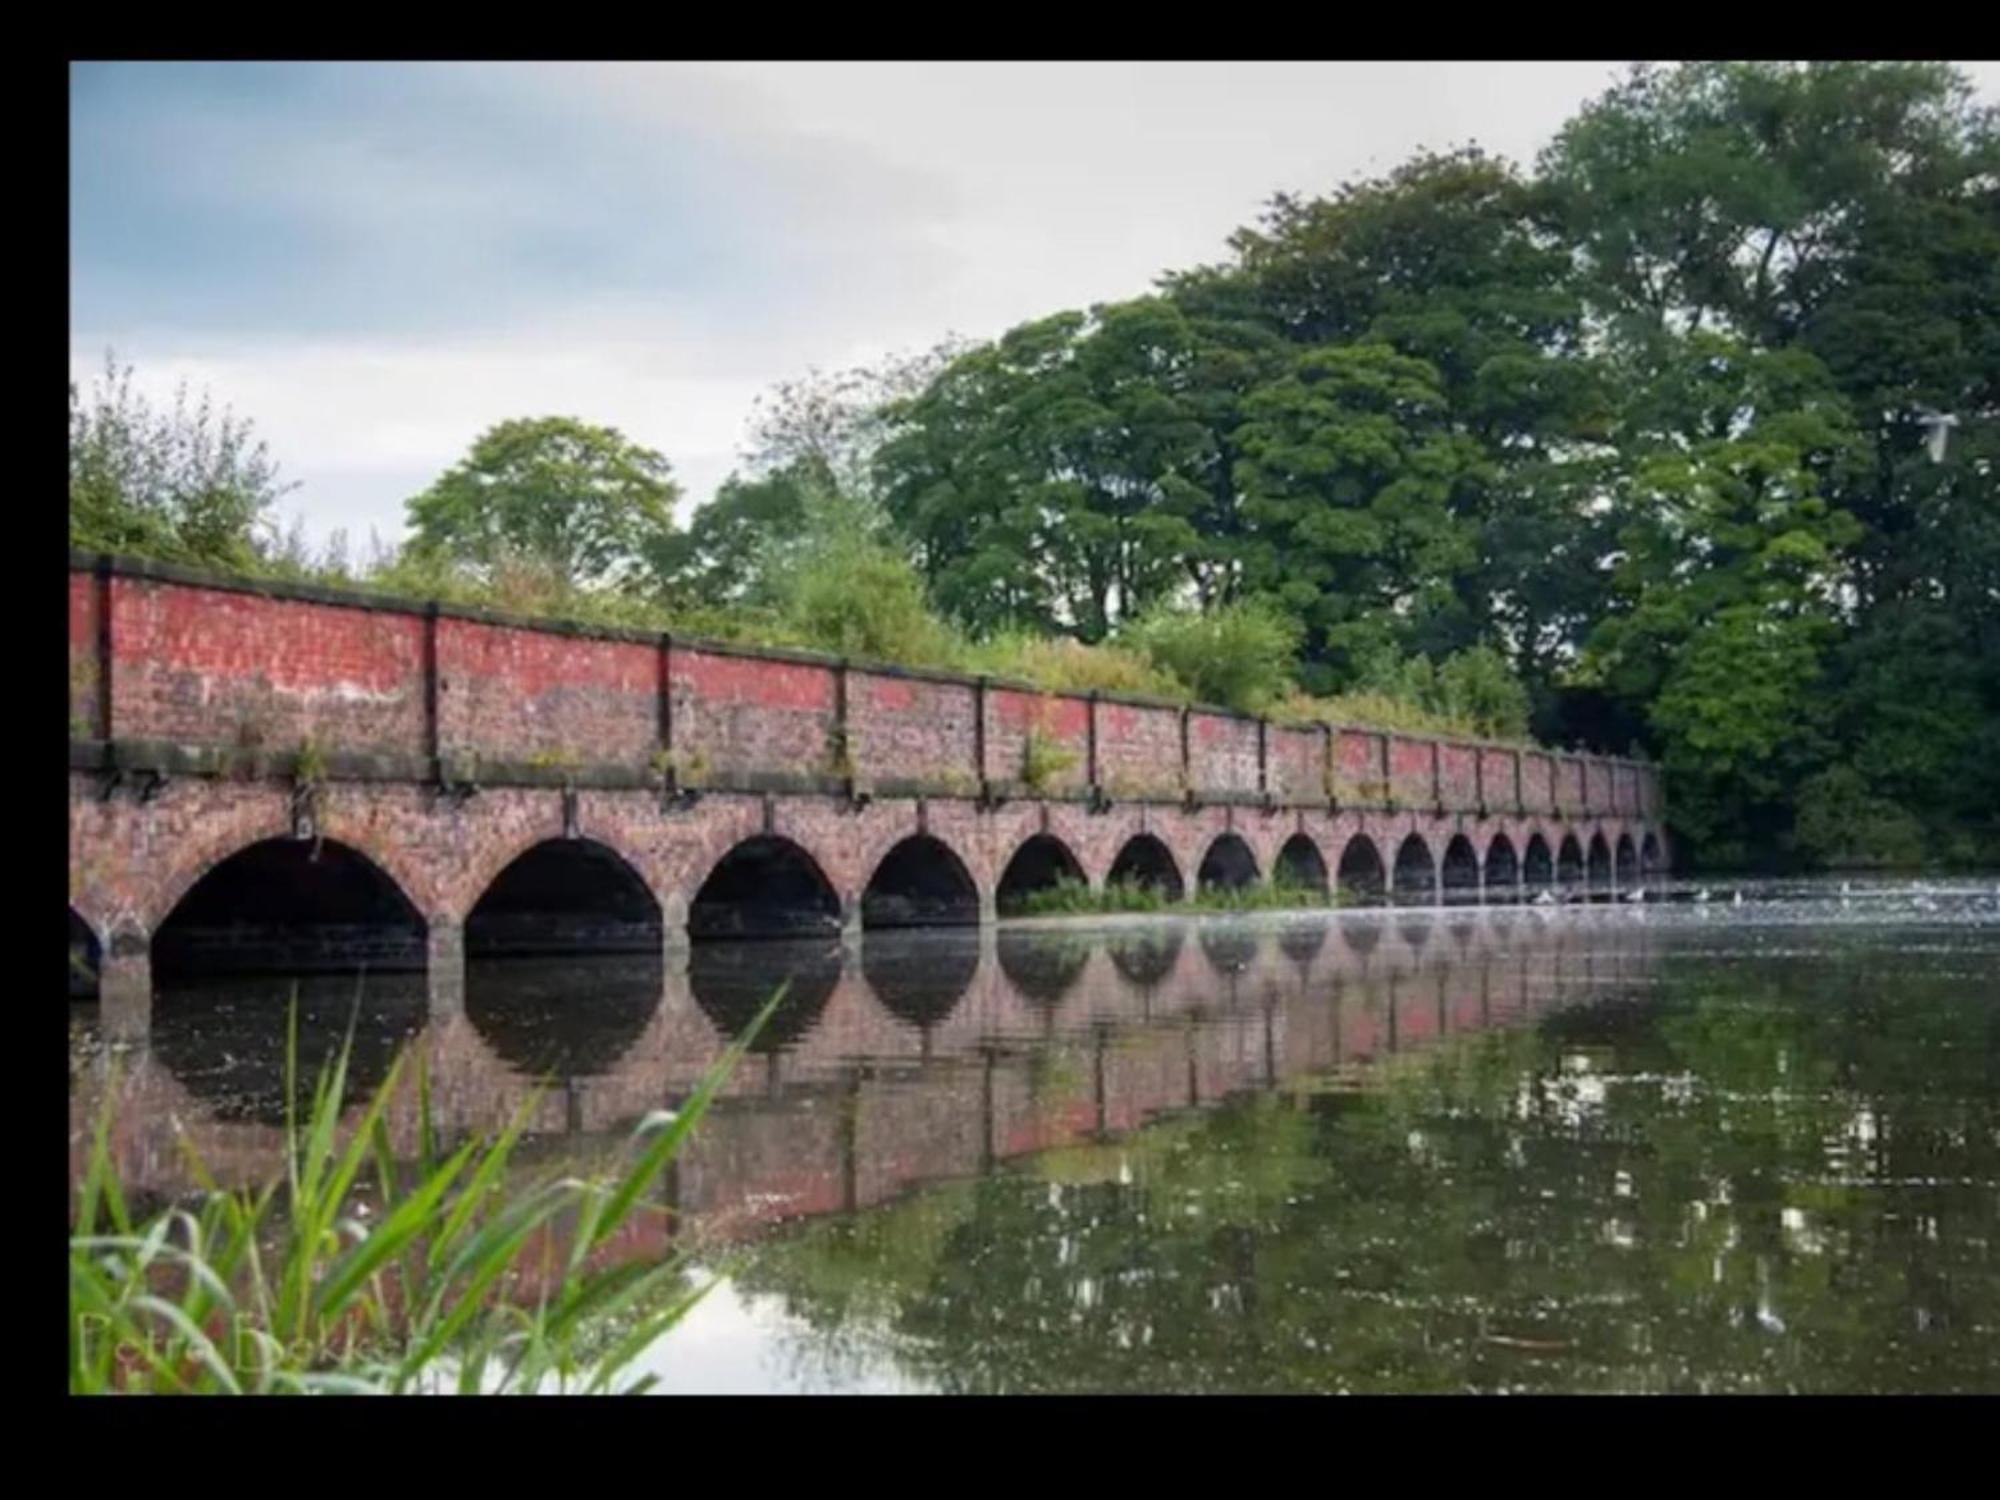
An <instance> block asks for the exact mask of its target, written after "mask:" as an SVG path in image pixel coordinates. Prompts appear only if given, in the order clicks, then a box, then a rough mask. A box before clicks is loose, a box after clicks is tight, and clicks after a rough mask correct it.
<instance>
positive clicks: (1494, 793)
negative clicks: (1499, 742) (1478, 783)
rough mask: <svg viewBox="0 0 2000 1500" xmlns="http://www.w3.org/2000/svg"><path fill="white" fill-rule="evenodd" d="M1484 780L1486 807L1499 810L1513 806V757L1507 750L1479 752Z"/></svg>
mask: <svg viewBox="0 0 2000 1500" xmlns="http://www.w3.org/2000/svg"><path fill="white" fill-rule="evenodd" d="M1479 755H1480V759H1481V761H1482V762H1483V763H1484V774H1485V778H1486V805H1487V806H1488V807H1494V808H1501V807H1512V806H1513V805H1514V755H1513V752H1511V751H1507V750H1491V749H1487V750H1481V751H1480V752H1479Z"/></svg>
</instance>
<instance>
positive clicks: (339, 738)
mask: <svg viewBox="0 0 2000 1500" xmlns="http://www.w3.org/2000/svg"><path fill="white" fill-rule="evenodd" d="M69 629H70V642H69V650H70V730H71V771H70V901H71V906H72V908H73V909H74V910H75V911H76V912H77V914H78V916H79V917H80V918H81V919H82V920H83V921H84V923H85V924H86V925H87V926H88V927H89V928H90V929H91V930H92V932H93V933H94V934H95V935H96V937H97V939H98V942H99V944H100V947H101V949H102V951H103V954H104V974H105V986H106V990H105V993H106V996H107V998H109V997H110V996H111V995H112V993H113V991H114V990H116V991H121V992H122V991H131V992H134V993H137V992H139V991H144V990H146V989H148V988H149V984H150V981H149V978H148V976H147V975H146V972H145V968H144V956H145V953H146V951H147V948H148V945H149V943H150V939H151V935H152V934H153V933H154V932H155V931H157V930H158V928H159V926H160V925H161V924H162V923H163V922H165V921H166V919H167V917H168V915H169V914H170V913H171V912H172V910H173V908H174V905H175V904H176V902H178V901H179V900H180V898H181V897H182V896H184V895H185V894H186V893H187V892H188V891H189V890H190V889H191V888H192V887H193V885H194V884H195V883H196V882H197V881H198V880H199V879H200V878H201V877H202V876H203V875H204V874H205V873H207V872H208V871H209V870H211V869H213V868H214V867H215V866H216V864H218V863H219V862H220V861H222V860H224V859H226V858H228V857H229V856H230V855H232V854H234V853H236V852H237V851H239V850H241V849H243V848H245V847H247V846H249V845H250V844H253V843H256V842H259V841H261V840H264V839H271V838H283V837H288V836H292V835H294V834H295V833H297V832H298V831H299V823H298V822H297V819H296V812H297V809H298V808H299V806H300V805H301V803H300V793H299V789H298V787H297V784H296V782H297V773H298V767H299V765H300V764H302V763H303V762H302V761H301V759H300V756H301V752H302V751H307V750H308V747H310V750H309V752H308V753H310V754H311V755H313V756H316V757H318V759H319V760H320V762H321V763H322V764H323V766H324V769H323V770H322V771H321V772H319V773H318V774H317V775H315V776H314V777H313V778H312V779H313V780H314V781H315V782H316V783H317V786H316V790H314V791H313V793H312V795H311V797H310V800H309V803H308V804H306V805H309V806H310V807H311V808H312V809H314V812H315V819H314V822H313V823H312V825H311V829H310V831H311V832H312V833H314V834H317V835H319V836H323V837H326V838H329V839H333V840H335V841H337V842H338V843H341V844H344V845H346V846H348V847H350V848H352V849H354V850H356V851H357V852H359V853H361V854H363V855H365V856H366V857H367V858H368V859H370V860H372V861H373V862H374V863H375V864H376V865H377V866H378V867H379V868H380V869H381V870H382V871H384V872H385V873H386V874H387V875H388V876H389V878H390V879H392V880H393V881H394V882H395V883H396V884H397V886H398V887H400V889H401V890H402V892H403V893H404V894H405V895H406V896H407V897H408V898H409V900H410V902H411V904H412V905H413V906H414V907H415V908H416V910H417V911H418V912H419V913H421V915H422V916H423V918H424V920H425V922H426V924H427V926H428V928H429V929H430V931H431V934H432V941H431V947H430V952H431V957H432V961H433V964H434V965H443V966H446V967H448V966H449V965H450V964H451V963H452V962H453V961H454V957H453V955H454V952H455V948H454V943H455V939H454V937H453V934H455V933H457V932H458V931H460V930H461V929H462V927H463V924H464V921H465V918H466V916H467V914H468V913H469V912H470V911H471V909H472V907H473V906H474V905H475V904H476V903H477V901H478V899H479V897H480V895H481V893H482V892H483V891H484V890H485V889H486V887H487V886H488V885H489V884H490V883H491V882H492V880H493V878H494V877H495V876H496V875H498V874H499V872H500V871H501V870H502V869H504V868H505V867H506V866H507V864H508V863H510V862H511V861H512V860H513V859H514V858H515V857H517V856H518V855H520V854H521V853H523V852H525V851H526V850H528V849H530V848H532V847H534V846H535V845H536V844H538V843H540V842H543V841H545V840H551V839H561V838H565V837H582V838H588V839H593V840H596V841H598V842H599V843H601V844H603V845H605V846H606V847H608V848H609V849H611V850H612V851H614V852H615V853H617V854H618V855H619V856H620V857H621V858H622V859H623V860H624V861H625V862H626V863H627V864H628V865H629V866H630V867H631V868H632V870H633V871H635V872H636V873H637V874H638V875H639V876H640V878H641V879H643V880H644V881H645V883H646V884H647V886H648V888H649V889H650V890H651V891H652V893H653V895H654V896H655V898H656V900H657V901H658V903H659V906H660V908H661V911H662V913H663V915H664V918H665V925H666V927H667V929H668V934H669V936H668V941H669V944H670V945H672V944H673V943H674V942H675V941H676V939H677V938H678V937H679V935H680V934H682V933H683V932H684V929H685V921H686V914H687V910H688V907H689V905H690V903H691V902H692V900H693V899H694V896H695V893H696V892H697V891H698V890H699V889H700V887H701V885H702V883H703V881H704V880H705V879H706V878H707V876H708V874H709V872H711V871H712V870H713V869H714V867H715V866H716V864H717V863H718V862H719V861H720V860H722V859H723V857H724V856H725V855H727V854H728V852H729V851H730V850H731V849H732V848H733V847H734V846H735V845H737V844H738V843H740V842H742V841H743V840H745V839H748V838H751V837H755V836H758V835H761V834H772V835H776V836H778V837H782V838H785V839H788V840H790V841H792V842H793V843H795V844H796V845H797V846H798V847H799V848H800V849H802V850H803V851H804V852H805V853H806V854H807V855H809V856H810V858H811V859H812V861H813V863H814V864H815V865H816V866H817V867H818V869H819V871H820V872H821V873H822V874H823V876H824V877H825V880H826V883H827V885H828V887H830V888H831V890H832V892H833V893H834V895H835V896H836V897H837V899H838V902H839V905H840V909H841V911H842V912H843V913H844V914H846V918H847V920H848V922H849V924H850V925H853V924H854V923H856V922H858V914H859V911H860V903H861V896H862V893H863V891H864V890H866V888H867V886H868V882H869V879H870V876H871V875H872V873H873V872H874V870H875V868H876V866H877V865H878V864H879V863H880V862H881V860H882V858H883V856H884V855H886V854H887V853H888V852H889V850H890V849H892V848H893V847H894V846H895V845H896V844H897V843H899V842H900V841H902V840H903V839H905V838H908V837H911V836H913V835H917V834H924V835H928V836H930V837H933V838H936V839H938V840H940V841H941V842H943V843H944V844H945V845H947V846H948V847H949V848H950V849H951V850H952V851H953V852H954V853H955V854H956V855H957V856H958V857H959V859H960V860H961V861H962V862H963V864H964V866H965V868H966V870H967V872H968V873H969V874H970V876H971V878H972V880H973V882H974V884H975V886H976V887H977V890H978V892H979V896H980V908H981V910H982V912H985V913H988V914H990V913H991V912H992V910H993V906H994V900H995V896H996V894H997V891H998V888H999V886H1000V883H1001V879H1002V875H1003V873H1004V871H1005V870H1006V868H1007V865H1008V862H1009V860H1010V859H1011V858H1012V857H1013V855H1014V853H1015V851H1017V850H1018V849H1019V848H1020V846H1021V845H1022V844H1023V843H1024V842H1026V841H1027V840H1028V839H1030V838H1032V837H1034V836H1036V835H1038V834H1044V833H1046V834H1049V835H1051V836H1053V837H1054V838H1056V839H1058V840H1059V841H1060V842H1061V843H1062V844H1063V845H1064V846H1065V847H1066V848H1067V849H1068V851H1069V853H1070V854H1071V855H1072V856H1073V857H1074V859H1075V861H1076V863H1077V865H1078V866H1079V867H1080V868H1081V870H1082V871H1083V873H1084V875H1085V877H1086V878H1087V879H1088V880H1089V881H1090V883H1091V884H1092V885H1093V886H1101V885H1102V884H1103V882H1104V879H1105V877H1106V875H1107V874H1108V872H1109V870H1110V868H1111V866H1112V863H1113V861H1114V860H1115V859H1116V858H1117V856H1118V854H1119V852H1120V851H1121V850H1122V849H1123V848H1124V846H1125V845H1126V843H1127V842H1128V841H1130V840H1131V839H1133V838H1134V837H1137V836H1138V835H1140V834H1152V835H1154V836H1156V837H1158V838H1159V839H1160V840H1161V841H1162V842H1163V843H1164V844H1165V845H1166V846H1167V848H1168V850H1169V852H1170V853H1171V855H1172V857H1173V860H1174V863H1175V865H1176V867H1177V869H1178V871H1179V873H1180V875H1181V877H1182V880H1183V883H1184V885H1185V886H1186V887H1187V888H1189V889H1190V890H1192V888H1193V887H1194V884H1195V881H1194V875H1195V872H1196V871H1197V870H1198V869H1199V868H1200V866H1201V863H1202V858H1203V856H1204V854H1205V853H1206V852H1207V851H1208V849H1209V848H1210V846H1211V845H1213V844H1214V843H1215V841H1216V840H1217V839H1219V838H1222V837H1224V836H1227V835H1232V834H1233V835H1235V836H1238V837H1240V838H1241V839H1242V840H1243V841H1244V842H1245V844H1246V845H1248V847H1249V849H1250V852H1251V854H1252V856H1253V857H1254V859H1255V861H1256V864H1257V869H1258V872H1259V873H1260V874H1261V875H1269V873H1270V872H1271V870H1272V868H1273V865H1274V863H1275V861H1276V858H1277V853H1278V850H1279V849H1280V848H1281V847H1282V846H1283V845H1284V843H1285V842H1286V840H1288V839H1291V838H1293V837H1296V836H1303V837H1304V838H1306V839H1307V840H1309V841H1310V842H1311V843H1312V844H1313V846H1314V847H1315V848H1316V849H1317V851H1318V853H1319V854H1320V856H1321V858H1322V860H1323V861H1324V864H1325V867H1326V869H1327V870H1328V871H1330V872H1332V871H1338V870H1339V869H1340V868H1341V864H1342V859H1343V856H1344V855H1346V854H1347V853H1348V852H1349V849H1350V846H1351V845H1353V843H1354V841H1355V840H1362V839H1365V840H1367V841H1368V844H1369V846H1372V848H1373V849H1374V850H1375V852H1376V854H1377V856H1378V857H1379V860H1380V862H1381V864H1382V866H1383V867H1384V868H1385V869H1388V868H1393V867H1394V864H1395V861H1396V853H1397V850H1398V849H1399V848H1401V847H1402V846H1403V844H1404V842H1405V841H1406V840H1407V839H1409V838H1411V837H1412V836H1414V837H1415V838H1416V839H1417V840H1418V841H1419V843H1420V844H1421V845H1422V847H1423V850H1424V852H1425V854H1426V855H1427V857H1428V860H1429V863H1430V866H1431V868H1432V870H1433V871H1434V872H1435V871H1438V870H1439V869H1440V868H1441V861H1442V859H1443V857H1444V854H1445V851H1446V849H1447V847H1448V845H1449V844H1450V842H1451V840H1452V839H1453V838H1454V837H1455V836H1459V835H1463V836H1464V837H1465V838H1467V839H1469V840H1470V841H1471V843H1472V846H1473V849H1474V851H1475V852H1476V853H1477V854H1478V856H1479V859H1480V861H1481V863H1482V867H1485V866H1488V865H1489V864H1490V860H1491V855H1492V853H1493V851H1494V849H1495V848H1496V847H1497V845H1496V840H1501V839H1504V840H1505V841H1506V847H1507V849H1508V850H1509V851H1511V852H1512V854H1513V855H1514V856H1515V859H1514V861H1513V864H1514V867H1515V868H1516V869H1518V870H1519V871H1520V872H1522V873H1523V874H1524V875H1525V874H1527V873H1529V867H1530V866H1533V865H1535V863H1536V861H1535V859H1534V858H1533V857H1532V856H1531V854H1530V853H1529V850H1530V846H1531V843H1532V841H1534V840H1536V839H1538V838H1539V839H1541V840H1542V841H1544V844H1545V846H1546V848H1547V849H1548V850H1551V851H1554V850H1558V849H1560V848H1561V847H1562V846H1563V845H1564V843H1565V841H1566V840H1568V839H1570V838H1574V839H1575V841H1576V848H1577V849H1578V850H1579V851H1587V850H1589V849H1590V848H1591V847H1592V846H1593V845H1594V844H1596V843H1598V842H1599V841H1600V840H1601V843H1602V848H1603V850H1604V851H1605V861H1604V862H1605V864H1606V867H1607V874H1608V878H1609V879H1610V880H1611V881H1612V882H1615V883H1627V882H1629V881H1630V880H1632V879H1635V878H1637V877H1638V876H1639V875H1640V874H1641V873H1643V872H1646V871H1649V870H1653V869H1658V868H1661V867H1663V866H1664V864H1665V862H1666V856H1667V842H1666V832H1665V829H1664V827H1663V822H1662V812H1663V808H1662V805H1661V801H1660V795H1659V788H1658V784H1657V781H1656V779H1655V775H1654V772H1653V770H1652V768H1650V767H1647V766H1644V765H1640V764H1637V763H1632V762H1625V761H1614V760H1607V759H1600V758H1592V757H1580V756H1569V755H1558V754H1555V753H1552V752H1546V751H1540V750H1529V749H1519V748H1516V747H1513V746H1502V745H1479V744H1473V743H1470V742H1460V741H1448V740H1434V739H1426V738H1422V737H1417V736H1411V735H1405V734H1385V733H1382V732H1378V731H1372V730H1365V729H1354V728H1348V727H1327V728H1296V727H1288V726H1280V725H1272V724H1268V723H1265V722H1261V721H1259V720H1257V719H1254V718H1250V717H1246V716H1243V715H1237V714H1231V713H1226V712H1223V711H1220V710H1213V709H1202V708H1197V709H1192V710H1183V709H1181V708H1179V707H1177V706H1174V705H1168V704H1161V703H1157V702H1149V701H1146V700H1139V699H1124V698H1111V697H1079V696H1073V695H1063V694H1053V693H1043V692H1038V691H1035V690H1032V689H1029V688H1026V687H1023V686H1021V685H1018V684H1005V683H999V682H990V683H989V682H986V681H983V680H974V679H968V678H958V677H952V676H949V675H947V674H939V673H930V672H910V671H899V670H896V669H894V668H886V667H879V666H868V665H863V664H856V663H845V662H839V661H833V660H828V659H825V658H817V657H811V656H808V655H805V654H802V653H791V652H783V653H781V652H751V651H745V650H743V649H741V648H736V647H729V646H722V645H718V644H715V643H703V642H693V641H682V640H676V639H670V638H668V637H666V636H660V635H645V634H639V633H635V632H617V631H588V630H581V629H578V628H574V627H564V626H551V625H548V624H545V623H543V624H537V623H534V622H526V621H518V620H509V619H502V618H498V617H495V616H491V615H484V614H479V613H477V612H470V611H460V610H452V609H448V608H440V607H438V606H427V605H423V604H402V603H395V602H385V601H379V600H374V599H371V598H368V597H366V596H361V595H340V594H334V593H331V592H328V591H324V590H317V589H300V588H282V587H276V586H269V587H262V588H252V587H250V586H247V585H245V584H242V583H240V582H233V581H229V580H223V579H214V578H207V577H204V576H202V575H198V574H191V573H187V572H185V571H183V570H177V569H170V568H165V567H161V566H158V565H152V564H134V563H128V562H122V561H113V560H109V559H101V558H97V557H94V556H81V555H76V556H73V557H72V560H71V571H70V600H69ZM475 788H476V792H475V794H473V795H466V793H467V792H468V791H473V790H474V789H475ZM1580 857H1581V856H1580ZM1434 885H1435V886H1436V887H1437V892H1438V895H1439V896H1440V897H1441V896H1442V883H1441V880H1437V879H1434Z"/></svg>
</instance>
